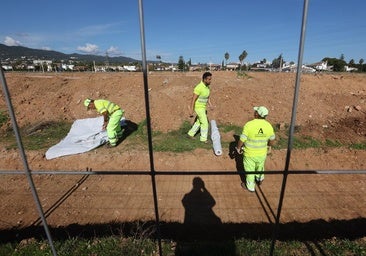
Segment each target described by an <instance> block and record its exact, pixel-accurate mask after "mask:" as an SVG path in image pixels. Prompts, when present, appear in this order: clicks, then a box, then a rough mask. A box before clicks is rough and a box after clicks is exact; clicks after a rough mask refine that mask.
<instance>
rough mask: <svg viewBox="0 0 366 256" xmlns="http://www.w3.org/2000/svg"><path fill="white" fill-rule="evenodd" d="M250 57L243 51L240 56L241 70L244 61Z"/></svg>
mask: <svg viewBox="0 0 366 256" xmlns="http://www.w3.org/2000/svg"><path fill="white" fill-rule="evenodd" d="M247 56H248V53H247V51H245V50H244V51H243V52H242V53H241V54H240V55H239V61H240V68H241V67H242V66H243V61H244V59H245V58H246V57H247Z"/></svg>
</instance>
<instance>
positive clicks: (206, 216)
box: [175, 177, 235, 256]
mask: <svg viewBox="0 0 366 256" xmlns="http://www.w3.org/2000/svg"><path fill="white" fill-rule="evenodd" d="M192 185H193V188H192V190H191V191H190V192H188V193H187V194H185V195H184V197H183V199H182V204H183V206H184V209H185V215H184V223H183V230H182V233H181V234H180V235H179V242H178V243H177V247H176V251H175V255H229V256H230V255H235V254H234V253H233V252H235V245H234V243H233V241H232V240H231V238H230V236H227V235H225V232H224V231H225V229H224V227H223V223H222V222H221V219H220V218H219V217H218V216H217V215H216V214H215V212H214V211H213V209H212V208H213V207H214V206H215V204H216V201H215V199H214V198H213V197H212V195H211V194H210V192H209V191H208V190H207V189H206V187H205V183H204V181H203V180H202V179H201V178H200V177H195V178H194V179H193V182H192ZM220 251H221V252H222V254H217V253H218V252H220Z"/></svg>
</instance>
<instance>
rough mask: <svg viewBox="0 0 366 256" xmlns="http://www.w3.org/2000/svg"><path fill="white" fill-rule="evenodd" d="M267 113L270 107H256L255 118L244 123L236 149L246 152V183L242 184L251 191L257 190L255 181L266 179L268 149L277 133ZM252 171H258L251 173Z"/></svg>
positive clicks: (244, 161)
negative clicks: (265, 168)
mask: <svg viewBox="0 0 366 256" xmlns="http://www.w3.org/2000/svg"><path fill="white" fill-rule="evenodd" d="M267 115H268V109H267V108H266V107H264V106H260V107H254V119H253V120H251V121H249V122H247V123H246V124H245V125H244V127H243V131H242V133H241V135H240V139H239V140H238V144H237V146H236V151H237V152H238V153H239V154H242V153H244V157H243V165H244V170H245V172H246V177H245V180H246V184H244V183H242V184H241V186H242V187H244V188H245V187H246V188H247V189H248V190H249V191H251V192H254V191H255V183H258V184H261V183H262V182H263V180H264V163H265V161H266V158H267V150H268V147H271V146H272V145H273V144H274V139H275V133H274V130H273V127H272V125H271V124H270V123H269V122H268V121H267V120H266V117H267ZM243 146H244V147H243ZM242 147H243V148H244V151H243V149H242ZM251 172H258V173H256V174H250V173H251Z"/></svg>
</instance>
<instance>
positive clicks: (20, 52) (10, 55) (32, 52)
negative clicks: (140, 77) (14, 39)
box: [0, 44, 141, 63]
mask: <svg viewBox="0 0 366 256" xmlns="http://www.w3.org/2000/svg"><path fill="white" fill-rule="evenodd" d="M22 57H26V58H27V59H43V60H52V61H61V60H70V59H73V60H78V61H87V62H92V61H95V62H105V61H107V58H106V56H101V55H90V54H78V53H72V54H65V53H62V52H57V51H48V50H40V49H32V48H27V47H23V46H6V45H4V44H0V59H1V61H4V60H6V59H10V60H15V59H20V58H22ZM108 62H109V63H136V62H141V61H139V60H135V59H132V58H128V57H123V56H119V57H108Z"/></svg>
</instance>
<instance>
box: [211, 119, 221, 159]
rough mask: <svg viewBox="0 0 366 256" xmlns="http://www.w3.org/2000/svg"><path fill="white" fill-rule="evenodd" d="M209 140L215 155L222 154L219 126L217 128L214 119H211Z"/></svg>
mask: <svg viewBox="0 0 366 256" xmlns="http://www.w3.org/2000/svg"><path fill="white" fill-rule="evenodd" d="M210 123H211V140H212V146H213V150H214V153H215V155H217V156H221V155H222V147H221V136H220V132H219V128H217V125H216V121H215V120H211V121H210Z"/></svg>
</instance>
